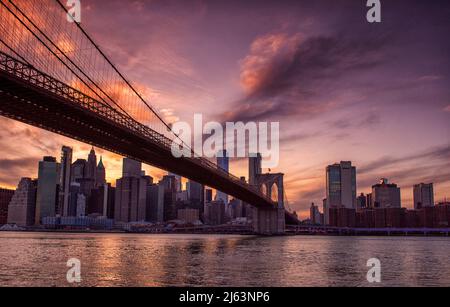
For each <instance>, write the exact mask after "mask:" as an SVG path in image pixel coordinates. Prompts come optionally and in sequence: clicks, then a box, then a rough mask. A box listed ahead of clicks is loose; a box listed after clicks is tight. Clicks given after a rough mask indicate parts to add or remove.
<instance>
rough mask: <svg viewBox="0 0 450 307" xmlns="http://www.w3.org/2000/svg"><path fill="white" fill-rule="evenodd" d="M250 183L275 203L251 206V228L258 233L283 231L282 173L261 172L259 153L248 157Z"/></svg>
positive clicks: (282, 232) (267, 233)
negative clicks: (270, 206)
mask: <svg viewBox="0 0 450 307" xmlns="http://www.w3.org/2000/svg"><path fill="white" fill-rule="evenodd" d="M249 162H250V167H249V170H250V172H249V175H250V176H249V177H250V178H249V180H250V184H252V185H254V186H256V187H258V189H260V191H261V192H262V193H263V194H264V195H265V196H267V197H268V198H270V199H272V201H273V202H275V203H276V206H274V207H273V208H256V207H253V230H254V231H255V233H258V234H265V235H278V234H284V233H285V227H286V220H285V209H284V174H282V173H275V174H270V173H267V174H262V171H261V155H259V154H258V155H257V156H256V157H251V158H250V161H249Z"/></svg>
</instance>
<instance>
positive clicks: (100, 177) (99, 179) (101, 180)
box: [96, 157, 106, 187]
mask: <svg viewBox="0 0 450 307" xmlns="http://www.w3.org/2000/svg"><path fill="white" fill-rule="evenodd" d="M96 171H97V175H96V186H97V187H103V186H104V185H105V184H106V169H105V166H104V165H103V157H100V162H98V165H97V170H96Z"/></svg>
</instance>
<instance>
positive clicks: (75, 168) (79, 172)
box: [70, 159, 87, 182]
mask: <svg viewBox="0 0 450 307" xmlns="http://www.w3.org/2000/svg"><path fill="white" fill-rule="evenodd" d="M86 172H87V161H86V160H84V159H78V160H76V161H75V162H74V163H73V164H72V170H71V176H70V177H71V182H80V181H81V180H83V179H84V178H85V177H86V176H85V173H86Z"/></svg>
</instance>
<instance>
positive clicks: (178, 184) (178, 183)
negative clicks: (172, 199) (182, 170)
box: [169, 172, 183, 192]
mask: <svg viewBox="0 0 450 307" xmlns="http://www.w3.org/2000/svg"><path fill="white" fill-rule="evenodd" d="M169 176H173V177H175V187H176V190H177V192H181V191H182V190H183V189H182V186H183V184H182V182H181V181H182V180H181V176H180V175H177V174H174V173H170V172H169Z"/></svg>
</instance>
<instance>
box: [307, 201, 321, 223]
mask: <svg viewBox="0 0 450 307" xmlns="http://www.w3.org/2000/svg"><path fill="white" fill-rule="evenodd" d="M309 219H310V220H311V224H313V225H322V224H323V221H322V220H323V215H322V213H320V210H319V207H318V206H316V205H315V204H314V203H312V204H311V208H310V209H309Z"/></svg>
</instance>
